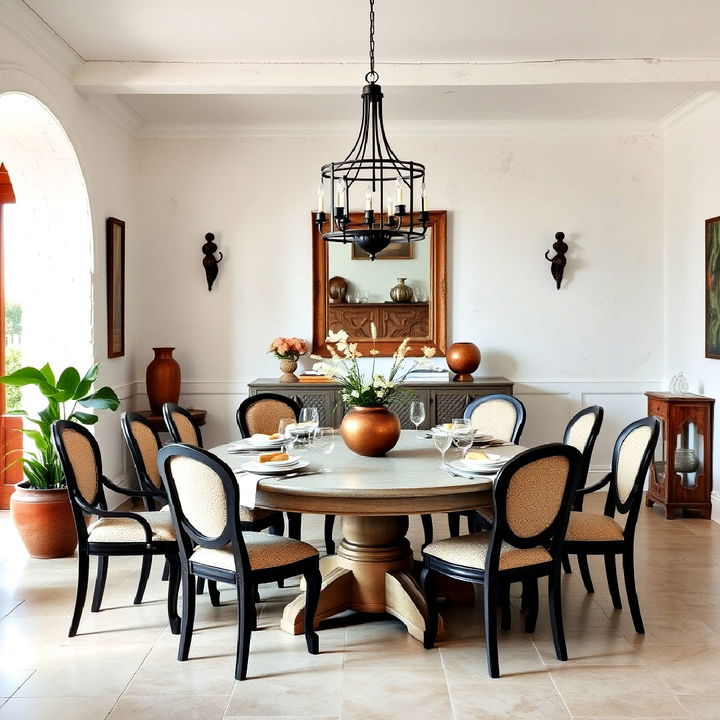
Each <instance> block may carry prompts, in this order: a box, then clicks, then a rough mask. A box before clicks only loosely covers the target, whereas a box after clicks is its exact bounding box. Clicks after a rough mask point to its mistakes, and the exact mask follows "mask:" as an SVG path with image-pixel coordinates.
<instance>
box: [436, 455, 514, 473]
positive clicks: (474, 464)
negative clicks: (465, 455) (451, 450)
mask: <svg viewBox="0 0 720 720" xmlns="http://www.w3.org/2000/svg"><path fill="white" fill-rule="evenodd" d="M492 457H493V456H491V460H490V461H487V460H454V461H453V462H451V463H450V466H451V467H453V468H455V469H456V470H462V471H463V472H472V473H496V472H497V471H498V470H500V469H501V468H502V467H503V466H504V465H505V463H506V462H507V461H508V460H509V459H510V458H505V457H501V456H499V455H495V456H494V457H495V458H501V459H499V460H498V459H492Z"/></svg>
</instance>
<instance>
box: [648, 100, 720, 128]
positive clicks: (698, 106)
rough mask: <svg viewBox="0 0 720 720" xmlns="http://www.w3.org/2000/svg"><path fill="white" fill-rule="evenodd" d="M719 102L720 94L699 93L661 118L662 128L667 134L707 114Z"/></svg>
mask: <svg viewBox="0 0 720 720" xmlns="http://www.w3.org/2000/svg"><path fill="white" fill-rule="evenodd" d="M718 100H720V92H717V91H705V92H697V93H695V94H694V95H691V96H690V97H689V98H688V99H687V100H685V101H684V102H682V103H680V105H678V106H677V107H674V108H673V109H672V110H671V111H670V112H668V113H666V114H665V115H663V116H662V117H661V118H660V127H662V129H663V130H664V131H665V132H667V131H668V130H675V129H676V128H678V127H680V126H681V125H684V124H685V123H686V122H689V121H690V120H693V119H694V118H696V117H699V116H700V115H703V114H704V113H706V112H707V111H708V110H709V109H710V108H711V107H712V106H713V105H714V104H715V103H716V102H717V101H718Z"/></svg>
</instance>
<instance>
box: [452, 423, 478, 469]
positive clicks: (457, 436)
mask: <svg viewBox="0 0 720 720" xmlns="http://www.w3.org/2000/svg"><path fill="white" fill-rule="evenodd" d="M451 432H452V442H453V445H455V447H456V448H458V449H459V450H460V452H461V453H462V458H463V460H464V459H465V455H466V454H467V451H468V450H469V449H470V448H471V447H472V444H473V441H474V440H475V433H474V432H473V429H472V426H471V425H470V424H469V423H468V424H460V423H456V424H453V428H452V431H451Z"/></svg>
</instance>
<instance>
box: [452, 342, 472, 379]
mask: <svg viewBox="0 0 720 720" xmlns="http://www.w3.org/2000/svg"><path fill="white" fill-rule="evenodd" d="M445 360H446V362H447V364H448V367H449V368H450V369H451V370H452V371H453V372H454V373H456V375H455V377H454V378H453V380H454V381H455V382H472V381H473V376H472V374H473V373H474V372H475V371H476V370H477V369H478V367H479V366H480V350H479V348H478V346H477V345H475V343H471V342H459V343H453V344H452V345H451V346H450V347H449V348H448V351H447V353H445Z"/></svg>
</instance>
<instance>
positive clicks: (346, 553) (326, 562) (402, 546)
mask: <svg viewBox="0 0 720 720" xmlns="http://www.w3.org/2000/svg"><path fill="white" fill-rule="evenodd" d="M342 528H343V535H344V537H343V540H342V541H341V542H340V544H339V545H338V548H337V555H329V556H327V557H324V558H322V559H321V561H320V569H321V570H322V574H323V583H322V589H321V591H320V602H319V603H318V608H317V612H316V614H315V621H316V626H317V625H319V623H320V621H321V620H325V619H326V618H329V617H332V616H333V615H337V614H338V613H341V612H343V611H344V610H357V611H360V612H367V613H389V614H391V615H394V616H395V617H396V618H398V620H401V621H402V622H403V623H404V624H405V627H407V630H408V632H409V633H410V634H411V635H412V636H413V637H414V638H415V639H417V640H419V641H420V642H422V641H423V635H424V632H425V627H426V620H427V617H428V610H427V604H426V603H425V598H424V597H423V594H422V592H421V591H420V587H419V585H418V583H417V581H416V580H415V578H414V577H413V572H412V571H413V555H412V550H411V548H410V543H409V542H408V540H407V538H406V537H405V534H406V533H407V529H408V518H407V516H403V515H398V516H387V517H374V516H373V517H366V516H352V515H346V516H344V517H343V518H342ZM304 605H305V594H304V593H303V594H301V595H299V596H298V597H297V598H295V600H293V601H292V602H291V603H290V604H289V605H287V606H286V607H285V610H284V612H283V617H282V621H281V623H280V627H281V628H282V629H283V630H285V632H288V633H290V634H292V635H299V634H301V633H302V632H303V616H304ZM443 636H444V625H443V621H442V618H440V620H439V625H438V639H442V637H443Z"/></svg>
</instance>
